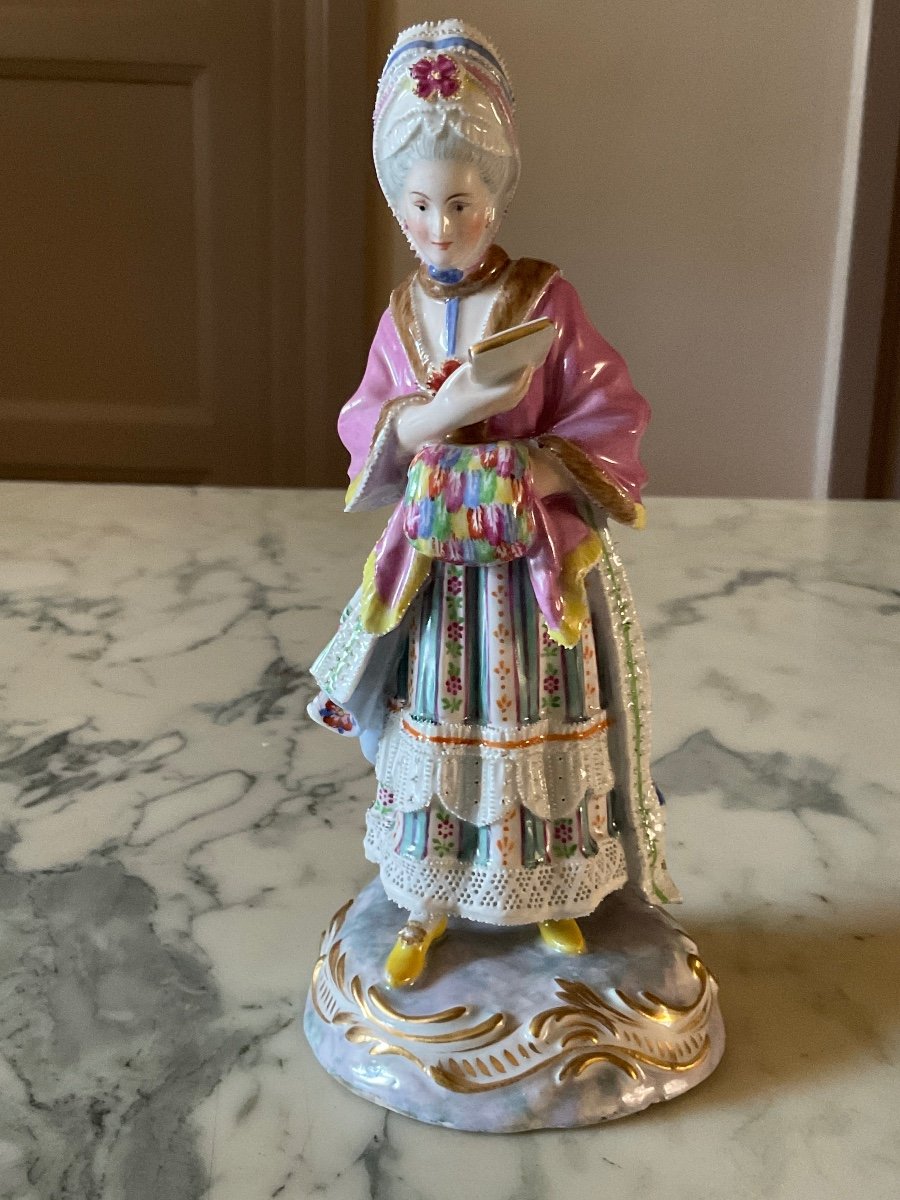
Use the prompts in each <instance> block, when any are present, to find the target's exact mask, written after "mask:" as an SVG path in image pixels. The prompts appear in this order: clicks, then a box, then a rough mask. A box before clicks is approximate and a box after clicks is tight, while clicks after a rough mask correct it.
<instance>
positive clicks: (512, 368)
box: [469, 317, 557, 384]
mask: <svg viewBox="0 0 900 1200" xmlns="http://www.w3.org/2000/svg"><path fill="white" fill-rule="evenodd" d="M556 332H557V331H556V326H555V325H554V324H553V322H552V321H551V320H550V319H549V318H548V317H539V318H538V319H537V320H536V321H526V322H525V323H524V324H523V325H513V326H512V328H511V329H502V330H501V331H500V332H499V333H495V334H493V335H492V336H491V337H489V338H485V339H484V340H483V341H481V342H475V343H474V345H472V346H471V347H470V349H469V362H470V363H471V364H472V375H473V376H474V378H475V379H477V380H478V382H479V383H485V384H495V383H500V382H501V381H502V380H504V379H507V378H508V377H509V376H510V375H515V374H516V373H517V372H518V371H521V370H522V369H523V368H524V367H534V368H537V367H539V366H540V365H541V363H542V362H543V361H544V359H545V358H546V357H547V355H548V353H549V352H550V347H551V346H552V345H553V343H554V341H555V340H556Z"/></svg>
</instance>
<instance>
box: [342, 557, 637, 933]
mask: <svg viewBox="0 0 900 1200" xmlns="http://www.w3.org/2000/svg"><path fill="white" fill-rule="evenodd" d="M406 628H407V629H408V635H407V636H406V638H405V641H404V645H403V649H402V654H401V657H400V662H399V667H398V670H397V676H396V682H395V683H394V684H393V685H392V686H391V689H390V690H391V692H392V693H393V699H392V702H391V705H390V708H391V711H390V714H389V717H388V720H387V724H386V726H385V730H384V733H383V735H382V738H381V742H380V744H379V749H378V756H377V761H376V768H375V770H376V776H377V779H378V791H377V797H376V800H375V803H374V804H373V805H372V807H371V808H370V810H369V812H368V814H367V833H366V853H367V855H368V857H369V858H370V859H371V860H372V861H374V862H377V863H378V864H379V868H380V871H381V878H382V882H383V884H384V887H385V890H386V891H387V893H388V895H389V896H391V898H392V899H394V900H395V901H396V902H397V903H398V904H399V905H400V906H401V907H403V908H406V909H408V910H409V911H410V912H411V914H412V916H413V917H415V918H418V919H422V918H425V917H434V916H437V915H444V914H446V915H458V916H462V917H467V918H470V919H472V920H476V921H484V922H488V923H490V924H497V925H515V924H524V923H527V922H533V921H542V920H547V919H550V918H559V917H577V916H583V915H585V914H587V913H589V912H591V911H592V910H593V909H594V908H596V906H597V904H598V903H599V902H600V900H602V898H603V897H604V896H605V895H607V894H608V893H609V892H610V891H612V890H614V889H615V888H618V887H621V886H622V884H624V883H625V881H626V877H627V872H626V866H625V857H624V852H623V849H622V846H621V843H620V841H619V839H618V837H617V836H616V830H615V829H614V828H613V827H612V823H611V818H610V815H609V813H610V807H611V806H610V804H609V798H610V794H611V790H612V786H613V779H612V771H611V767H610V760H609V751H608V740H607V729H608V725H609V721H608V717H607V714H606V709H605V703H604V696H603V682H602V680H603V670H602V663H598V660H597V648H596V644H595V640H594V635H593V631H592V628H591V626H590V624H588V625H587V626H586V627H585V629H584V630H583V632H582V636H581V640H580V642H579V643H578V644H577V645H576V646H574V647H573V648H571V649H566V648H563V647H560V646H559V645H558V644H557V643H556V642H554V641H553V640H552V639H551V637H550V635H549V631H548V629H547V626H546V623H545V621H544V619H543V616H542V615H541V612H540V609H539V608H538V605H537V602H536V600H535V596H534V591H533V588H532V585H531V580H530V576H529V573H528V568H527V564H526V562H525V560H524V559H516V560H514V561H512V562H509V563H503V564H497V565H491V566H456V565H452V564H449V563H444V562H435V564H434V567H433V569H432V573H431V576H430V578H429V581H428V583H427V584H426V586H425V587H424V588H423V589H422V592H421V593H420V595H419V597H418V598H417V600H416V602H415V606H414V611H413V613H412V614H411V617H410V620H409V621H408V622H407V625H406Z"/></svg>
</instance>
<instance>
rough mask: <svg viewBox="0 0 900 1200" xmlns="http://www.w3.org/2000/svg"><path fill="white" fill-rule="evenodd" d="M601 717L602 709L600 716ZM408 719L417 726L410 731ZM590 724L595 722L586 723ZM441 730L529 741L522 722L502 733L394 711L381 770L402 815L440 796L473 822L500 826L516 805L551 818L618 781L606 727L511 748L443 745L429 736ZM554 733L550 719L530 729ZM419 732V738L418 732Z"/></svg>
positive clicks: (534, 733)
mask: <svg viewBox="0 0 900 1200" xmlns="http://www.w3.org/2000/svg"><path fill="white" fill-rule="evenodd" d="M601 716H602V714H597V718H596V719H599V718H600V717H601ZM404 723H405V724H407V725H409V726H410V728H411V729H412V730H413V731H414V732H412V733H410V732H408V731H407V730H406V729H404V728H403V726H404ZM587 724H589V723H587ZM584 728H585V724H577V723H576V724H570V725H563V726H558V727H554V728H553V729H552V732H553V733H556V734H559V733H566V732H574V733H578V732H580V731H583V730H584ZM438 730H440V735H439V736H443V735H448V736H453V735H454V734H455V735H456V736H465V737H467V738H473V737H477V738H484V739H485V740H487V741H500V742H504V741H506V742H509V741H515V740H523V727H521V726H517V727H515V728H514V729H510V730H502V729H493V728H489V727H487V726H479V725H453V726H448V725H440V726H434V725H429V724H427V723H423V722H416V721H414V720H412V719H411V718H410V717H409V715H408V714H407V713H405V712H402V711H401V712H398V713H393V714H391V716H390V717H389V718H388V722H387V725H386V727H385V730H384V733H383V735H382V738H381V742H380V744H379V747H378V757H377V759H376V762H375V775H376V777H377V779H378V782H379V783H380V784H381V786H382V787H384V788H387V790H388V791H390V792H392V793H393V795H394V804H395V806H396V808H397V809H398V810H399V811H400V812H415V811H418V810H419V809H422V808H427V807H428V805H429V804H430V803H431V801H432V799H436V800H437V801H438V802H439V803H440V804H441V805H443V807H444V808H445V809H447V811H448V812H450V813H452V814H453V815H454V816H455V817H459V818H460V820H462V821H468V822H470V823H471V824H473V825H493V824H494V823H495V822H496V821H498V820H499V819H500V818H501V817H502V816H503V815H504V814H505V813H509V812H511V811H513V810H515V809H516V808H520V807H521V808H527V809H528V811H529V812H531V813H533V814H534V815H535V816H536V817H540V818H541V819H542V820H545V821H553V820H557V819H559V818H560V817H568V816H571V815H572V813H573V812H575V810H576V809H577V808H578V806H579V805H580V804H581V802H582V801H583V800H584V799H586V798H587V797H588V796H590V795H601V796H602V795H605V794H606V793H607V792H608V791H609V790H610V788H611V787H612V786H613V773H612V766H611V765H610V760H609V749H608V747H607V739H606V732H605V730H598V732H597V733H596V734H592V735H591V736H589V737H585V738H580V739H573V740H571V741H566V742H559V741H543V742H537V743H536V744H534V745H531V746H525V747H518V748H516V747H512V746H509V745H499V746H478V745H476V746H471V745H462V746H460V745H453V744H449V745H448V744H441V743H437V744H436V743H435V742H432V741H427V740H422V735H424V737H428V736H434V735H435V734H436V733H437V731H438ZM550 731H551V727H550V725H549V723H548V722H547V721H539V722H535V723H534V724H533V725H529V726H528V727H527V733H526V736H527V737H529V738H532V737H539V736H541V735H544V734H546V733H547V732H550ZM416 733H419V734H420V736H419V737H417V736H416Z"/></svg>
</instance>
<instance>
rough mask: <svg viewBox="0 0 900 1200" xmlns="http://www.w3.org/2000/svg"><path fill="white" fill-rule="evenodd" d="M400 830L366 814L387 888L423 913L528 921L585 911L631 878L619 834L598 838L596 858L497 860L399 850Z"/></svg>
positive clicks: (372, 850) (372, 856)
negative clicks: (531, 863) (416, 855)
mask: <svg viewBox="0 0 900 1200" xmlns="http://www.w3.org/2000/svg"><path fill="white" fill-rule="evenodd" d="M393 834H394V825H393V822H389V821H385V820H383V819H382V818H380V817H379V815H378V814H377V813H373V812H372V811H371V810H370V811H369V812H368V813H367V814H366V840H365V851H366V858H368V859H369V861H370V862H374V863H378V865H379V869H380V872H381V882H382V885H383V886H384V890H385V892H386V893H387V894H388V896H390V898H391V899H392V900H393V901H394V902H395V903H396V904H398V905H399V906H400V907H401V908H405V909H407V910H408V911H409V912H410V913H411V914H412V916H413V917H414V918H416V919H422V918H423V917H433V916H437V915H441V914H445V913H446V914H448V915H450V916H459V917H465V918H466V919H467V920H470V921H482V922H484V923H485V924H487V925H527V924H529V923H531V922H533V921H550V920H558V919H560V918H562V917H584V916H587V914H588V913H591V912H593V911H594V909H595V908H596V907H597V905H598V904H599V903H600V901H601V900H602V899H603V897H604V896H607V895H608V894H609V893H610V892H614V891H615V890H616V889H617V888H620V887H622V885H623V884H624V883H626V882H627V879H628V873H627V870H626V866H625V853H624V851H623V849H622V846H621V843H620V842H619V841H618V839H617V838H611V837H609V838H601V839H598V847H599V850H598V853H597V854H596V855H594V856H593V857H592V858H587V859H586V858H567V859H564V860H563V861H561V862H559V863H542V864H540V865H539V866H536V867H522V866H518V867H506V868H502V867H501V868H497V867H483V866H475V865H474V864H472V863H461V862H459V860H458V859H450V860H446V859H430V858H423V859H413V858H405V857H403V856H402V855H399V854H397V853H395V851H394V848H393Z"/></svg>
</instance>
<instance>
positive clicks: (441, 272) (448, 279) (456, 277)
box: [428, 266, 465, 284]
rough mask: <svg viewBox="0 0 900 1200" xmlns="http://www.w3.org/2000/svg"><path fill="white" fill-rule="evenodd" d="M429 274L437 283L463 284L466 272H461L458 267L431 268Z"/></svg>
mask: <svg viewBox="0 0 900 1200" xmlns="http://www.w3.org/2000/svg"><path fill="white" fill-rule="evenodd" d="M428 274H429V276H430V278H431V279H433V280H434V281H435V283H444V284H452V283H461V282H462V277H463V275H464V274H465V272H464V271H460V269H459V268H458V267H446V268H441V267H431V266H429V268H428Z"/></svg>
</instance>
